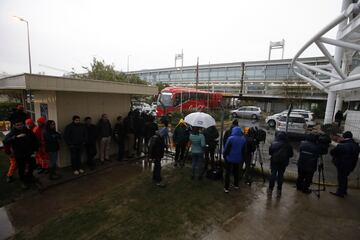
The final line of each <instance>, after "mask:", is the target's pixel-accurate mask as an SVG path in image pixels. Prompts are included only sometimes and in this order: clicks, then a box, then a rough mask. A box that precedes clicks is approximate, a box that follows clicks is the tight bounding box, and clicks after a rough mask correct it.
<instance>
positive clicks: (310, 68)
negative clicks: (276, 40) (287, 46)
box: [291, 1, 360, 92]
mask: <svg viewBox="0 0 360 240" xmlns="http://www.w3.org/2000/svg"><path fill="white" fill-rule="evenodd" d="M359 12H360V1H359V2H357V3H352V4H350V5H349V6H348V7H347V9H346V10H345V11H343V12H342V13H341V14H340V15H339V16H338V17H336V18H335V19H334V20H333V21H332V22H330V23H329V24H328V25H327V26H325V27H324V28H323V29H322V30H321V31H319V32H318V33H317V34H316V35H315V36H314V37H312V38H311V39H310V40H309V41H308V42H307V43H306V44H305V45H304V46H303V47H302V48H301V49H300V50H299V52H298V53H297V54H296V55H295V57H294V59H293V60H292V63H291V65H292V68H293V70H294V72H295V74H296V75H297V76H298V77H300V78H301V79H303V80H305V81H307V82H309V83H310V84H312V85H313V86H315V87H317V88H319V89H320V90H322V91H325V92H329V91H332V90H333V89H335V88H336V87H337V86H338V85H339V84H344V83H350V82H353V81H359V82H360V74H355V75H351V76H347V73H346V71H345V69H346V68H341V59H340V61H337V60H336V59H334V58H333V56H332V55H331V54H330V52H329V50H328V48H327V47H326V45H325V44H327V45H331V46H335V47H338V48H342V50H344V51H349V50H350V51H360V44H359V40H360V37H359V38H358V41H357V42H356V41H355V43H354V42H351V41H350V40H346V38H344V39H342V38H341V37H340V35H339V33H338V39H330V38H327V37H324V35H325V34H326V33H328V32H329V31H330V30H332V29H333V28H335V27H336V26H338V25H339V24H342V23H343V22H344V21H346V20H347V19H348V18H349V17H350V16H351V14H354V13H355V14H358V13H359ZM358 18H360V16H358ZM349 24H351V22H350V23H349ZM340 26H341V25H340ZM339 30H342V29H339ZM355 30H356V29H354V31H355ZM312 44H315V45H316V46H317V47H318V48H319V49H320V51H321V52H322V53H323V54H324V56H325V57H326V58H327V59H328V60H329V64H327V65H317V66H314V65H309V64H305V63H301V62H300V61H299V58H300V56H301V55H302V54H303V52H304V51H305V50H306V49H308V48H309V47H310V46H311V45H312ZM320 74H321V75H325V76H327V78H322V79H320V78H319V77H317V76H318V75H320ZM342 86H343V89H351V88H352V86H351V85H349V84H348V85H346V86H345V85H342ZM353 86H355V85H353ZM356 86H358V84H356ZM336 89H337V90H338V88H336Z"/></svg>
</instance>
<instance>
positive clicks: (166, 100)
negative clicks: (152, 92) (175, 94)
mask: <svg viewBox="0 0 360 240" xmlns="http://www.w3.org/2000/svg"><path fill="white" fill-rule="evenodd" d="M171 98H172V93H169V92H162V93H160V94H159V99H158V102H159V103H160V105H161V106H165V107H171V106H172V105H173V104H172V99H171Z"/></svg>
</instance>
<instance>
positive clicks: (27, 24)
mask: <svg viewBox="0 0 360 240" xmlns="http://www.w3.org/2000/svg"><path fill="white" fill-rule="evenodd" d="M14 18H16V19H18V20H20V21H22V22H25V23H26V28H27V42H28V53H29V70H30V74H31V73H32V71H31V53H30V34H29V22H28V21H26V20H25V19H23V18H21V17H17V16H14Z"/></svg>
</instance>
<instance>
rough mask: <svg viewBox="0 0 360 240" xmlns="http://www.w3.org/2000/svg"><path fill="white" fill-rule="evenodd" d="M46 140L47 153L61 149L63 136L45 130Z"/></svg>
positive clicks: (53, 131)
mask: <svg viewBox="0 0 360 240" xmlns="http://www.w3.org/2000/svg"><path fill="white" fill-rule="evenodd" d="M43 134H44V140H45V151H46V152H57V151H59V148H60V144H59V142H60V139H61V135H60V133H58V132H57V131H55V130H45V131H44V133H43Z"/></svg>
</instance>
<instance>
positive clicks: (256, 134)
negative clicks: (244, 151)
mask: <svg viewBox="0 0 360 240" xmlns="http://www.w3.org/2000/svg"><path fill="white" fill-rule="evenodd" d="M249 136H250V137H252V138H253V139H254V141H255V144H256V146H258V145H259V143H260V142H265V140H266V131H264V130H262V129H258V128H257V127H252V128H250V129H249Z"/></svg>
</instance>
